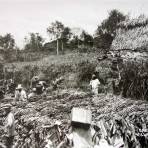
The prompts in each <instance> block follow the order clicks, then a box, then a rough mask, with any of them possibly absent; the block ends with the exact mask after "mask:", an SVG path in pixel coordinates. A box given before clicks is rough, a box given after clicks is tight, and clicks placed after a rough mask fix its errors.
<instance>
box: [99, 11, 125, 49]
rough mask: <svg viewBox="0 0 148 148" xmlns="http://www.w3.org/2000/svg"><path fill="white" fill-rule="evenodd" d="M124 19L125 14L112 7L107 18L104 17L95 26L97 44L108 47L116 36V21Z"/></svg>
mask: <svg viewBox="0 0 148 148" xmlns="http://www.w3.org/2000/svg"><path fill="white" fill-rule="evenodd" d="M125 19H126V15H124V14H122V13H121V12H119V11H118V10H116V9H114V10H112V11H110V12H109V16H108V18H107V19H105V20H104V21H103V22H102V23H101V25H99V26H98V28H97V31H96V36H97V37H98V41H97V42H98V43H99V45H98V46H101V47H103V48H109V47H110V45H111V43H112V41H113V39H114V37H115V36H116V29H117V25H118V23H120V22H121V21H124V20H125Z"/></svg>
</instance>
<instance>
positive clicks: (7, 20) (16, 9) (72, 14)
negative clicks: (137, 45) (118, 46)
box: [0, 0, 148, 48]
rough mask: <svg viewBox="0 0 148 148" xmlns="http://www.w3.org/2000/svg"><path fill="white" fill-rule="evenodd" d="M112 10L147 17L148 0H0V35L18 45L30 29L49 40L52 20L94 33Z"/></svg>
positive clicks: (22, 43)
mask: <svg viewBox="0 0 148 148" xmlns="http://www.w3.org/2000/svg"><path fill="white" fill-rule="evenodd" d="M112 9H118V10H119V11H121V12H122V13H124V14H130V15H131V16H132V17H137V16H139V15H140V14H145V15H146V16H148V0H0V35H4V34H6V33H11V34H12V35H13V36H14V38H15V40H16V44H17V45H18V46H19V47H20V48H22V47H23V45H24V37H25V36H27V37H28V35H29V33H30V32H34V33H36V32H38V33H40V34H41V35H42V36H43V37H44V38H46V41H48V40H49V39H48V34H47V32H46V29H47V27H48V26H49V25H50V23H51V22H54V21H55V20H58V21H61V22H62V23H63V24H64V25H65V26H69V27H71V28H74V27H80V28H83V29H85V30H86V31H87V32H88V33H90V34H93V33H94V32H95V30H96V29H97V26H98V25H99V24H100V23H101V21H102V20H104V19H106V18H107V16H108V12H109V11H110V10H112Z"/></svg>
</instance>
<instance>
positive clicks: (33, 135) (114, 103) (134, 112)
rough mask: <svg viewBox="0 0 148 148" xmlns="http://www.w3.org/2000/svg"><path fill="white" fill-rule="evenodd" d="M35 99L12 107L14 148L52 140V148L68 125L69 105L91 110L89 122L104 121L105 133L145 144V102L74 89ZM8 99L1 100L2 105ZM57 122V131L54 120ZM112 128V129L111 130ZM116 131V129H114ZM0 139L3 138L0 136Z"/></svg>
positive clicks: (147, 134) (42, 144)
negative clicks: (14, 133) (59, 126)
mask: <svg viewBox="0 0 148 148" xmlns="http://www.w3.org/2000/svg"><path fill="white" fill-rule="evenodd" d="M36 100H37V101H36V102H27V103H26V102H24V103H23V102H21V103H18V104H17V106H14V112H15V119H16V131H17V134H16V137H15V145H17V147H18V148H25V147H27V148H29V147H35V146H36V147H37V148H38V147H39V145H40V147H43V148H44V147H45V145H46V144H47V143H48V144H49V142H52V143H53V145H54V146H55V147H56V146H57V145H58V143H60V142H61V141H62V140H63V139H64V136H65V134H67V133H68V130H69V127H70V113H71V109H72V108H73V107H82V108H86V109H91V111H92V116H93V121H94V123H97V122H98V121H100V120H102V119H103V120H104V121H106V125H108V126H107V131H108V136H109V137H112V136H111V135H110V134H111V133H113V134H115V133H118V132H119V131H120V133H121V134H120V136H122V137H124V138H123V139H124V142H125V144H127V145H128V147H129V148H132V147H130V146H131V145H132V146H133V148H134V145H135V144H138V145H139V148H141V147H142V146H143V147H144V146H145V145H147V144H148V131H147V129H148V117H147V114H148V104H147V103H146V102H145V101H134V100H131V99H125V98H121V97H120V96H113V95H111V94H107V95H104V94H100V95H99V96H97V97H93V96H92V95H91V94H89V93H84V92H80V91H77V90H62V91H60V92H58V93H55V94H54V95H53V94H52V96H50V95H48V96H47V97H44V98H41V97H39V98H38V99H36ZM8 101H10V99H4V100H3V102H1V105H4V104H5V103H7V102H8ZM0 116H1V118H0V119H1V120H0V124H1V127H0V134H1V135H3V134H4V131H3V127H2V125H3V121H4V112H3V111H2V109H1V110H0ZM57 120H58V121H61V123H62V125H61V129H62V130H61V132H60V133H59V132H58V131H57V129H56V126H55V122H56V121H57ZM113 128H114V132H113V131H112V130H111V129H113ZM115 131H116V132H115ZM1 142H3V139H2V137H1Z"/></svg>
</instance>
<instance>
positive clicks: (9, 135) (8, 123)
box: [3, 104, 15, 148]
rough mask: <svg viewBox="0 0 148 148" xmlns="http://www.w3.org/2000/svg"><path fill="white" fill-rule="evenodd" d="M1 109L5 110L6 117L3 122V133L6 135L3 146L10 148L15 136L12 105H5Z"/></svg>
mask: <svg viewBox="0 0 148 148" xmlns="http://www.w3.org/2000/svg"><path fill="white" fill-rule="evenodd" d="M3 108H5V111H6V115H7V117H6V120H5V133H6V136H5V138H6V140H5V142H6V143H5V145H6V148H12V146H13V140H14V136H15V119H14V114H13V111H12V105H11V104H6V105H5V106H3Z"/></svg>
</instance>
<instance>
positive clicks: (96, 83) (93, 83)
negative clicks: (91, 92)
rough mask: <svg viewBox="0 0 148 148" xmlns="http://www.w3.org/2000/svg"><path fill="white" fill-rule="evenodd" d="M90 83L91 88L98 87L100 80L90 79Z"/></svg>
mask: <svg viewBox="0 0 148 148" xmlns="http://www.w3.org/2000/svg"><path fill="white" fill-rule="evenodd" d="M90 85H91V86H92V89H96V88H98V87H99V85H100V81H99V80H98V79H95V80H91V81H90Z"/></svg>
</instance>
